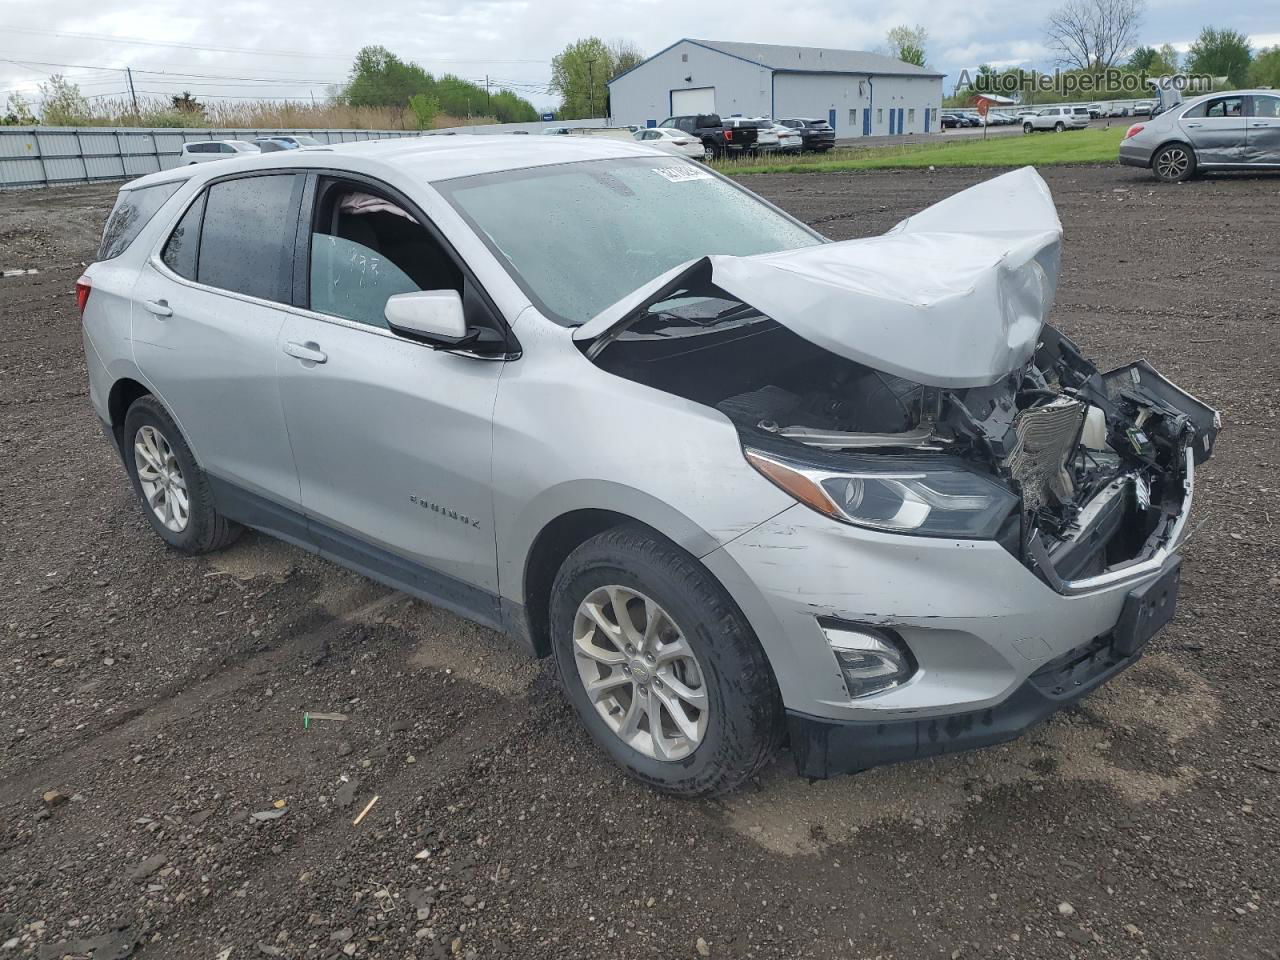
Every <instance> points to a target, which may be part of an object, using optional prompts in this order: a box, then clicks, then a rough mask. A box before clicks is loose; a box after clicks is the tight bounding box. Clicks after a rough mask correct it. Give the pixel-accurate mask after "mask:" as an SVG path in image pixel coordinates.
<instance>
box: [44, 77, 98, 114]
mask: <svg viewBox="0 0 1280 960" xmlns="http://www.w3.org/2000/svg"><path fill="white" fill-rule="evenodd" d="M40 119H41V120H42V121H43V122H44V123H46V124H48V125H49V126H51V127H76V126H80V125H81V124H84V123H87V122H88V121H89V101H88V100H86V99H85V98H84V94H82V93H81V92H80V88H79V87H78V86H76V85H75V84H74V83H72V82H71V81H69V80H68V79H67V78H66V77H64V76H63V75H62V74H60V73H55V74H54V75H53V76H51V77H50V78H49V79H48V80H47V81H46V82H44V83H42V84H40Z"/></svg>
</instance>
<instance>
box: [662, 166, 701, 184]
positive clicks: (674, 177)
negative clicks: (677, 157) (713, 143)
mask: <svg viewBox="0 0 1280 960" xmlns="http://www.w3.org/2000/svg"><path fill="white" fill-rule="evenodd" d="M653 172H654V173H656V174H657V175H658V176H660V177H666V178H667V179H668V180H670V181H671V182H672V183H684V182H686V181H688V180H710V179H711V174H709V173H707V171H705V170H699V169H698V168H697V167H695V166H694V165H693V164H691V163H682V164H679V165H678V166H674V167H654V168H653Z"/></svg>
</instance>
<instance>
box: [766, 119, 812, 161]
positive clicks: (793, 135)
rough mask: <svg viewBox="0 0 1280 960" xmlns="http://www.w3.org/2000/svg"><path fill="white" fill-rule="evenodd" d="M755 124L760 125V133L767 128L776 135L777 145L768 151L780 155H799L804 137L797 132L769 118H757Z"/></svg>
mask: <svg viewBox="0 0 1280 960" xmlns="http://www.w3.org/2000/svg"><path fill="white" fill-rule="evenodd" d="M756 122H757V123H759V124H760V128H761V131H762V132H763V131H764V130H765V129H766V128H767V129H769V130H771V131H773V132H774V133H776V134H777V135H778V145H777V146H775V147H770V148H769V149H771V150H777V151H778V152H780V153H799V152H800V150H801V148H802V147H803V146H804V137H802V136H801V135H800V131H799V130H796V129H794V128H792V127H788V126H787V125H785V124H783V123H779V122H778V121H777V120H773V119H770V118H769V117H758V118H756Z"/></svg>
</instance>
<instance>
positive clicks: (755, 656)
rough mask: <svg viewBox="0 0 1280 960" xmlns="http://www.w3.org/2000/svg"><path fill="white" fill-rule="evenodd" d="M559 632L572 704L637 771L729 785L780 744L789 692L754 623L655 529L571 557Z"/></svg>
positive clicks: (667, 783) (561, 589) (673, 782)
mask: <svg viewBox="0 0 1280 960" xmlns="http://www.w3.org/2000/svg"><path fill="white" fill-rule="evenodd" d="M551 631H552V646H553V649H554V653H555V658H556V666H557V668H558V670H559V673H560V678H561V682H562V683H563V685H564V689H565V693H566V695H567V697H568V699H569V701H570V703H572V704H573V707H574V709H575V710H576V711H577V713H578V716H579V717H580V718H581V720H582V722H583V724H584V725H585V726H586V728H587V731H588V732H589V733H590V734H591V737H592V739H594V740H595V742H596V743H597V744H598V745H599V746H600V747H601V748H602V749H603V750H604V751H605V752H606V753H608V754H609V756H610V757H611V758H612V759H613V761H614V762H615V763H617V764H618V765H619V766H620V767H622V768H623V769H624V770H626V771H627V772H628V773H630V774H631V775H632V776H634V777H636V778H637V779H639V780H642V781H644V782H645V783H648V784H650V785H651V786H653V787H656V788H657V789H659V790H662V791H664V792H667V793H672V794H678V795H682V796H700V795H708V794H717V793H724V792H726V791H728V790H732V789H733V788H734V787H736V786H738V785H739V784H740V783H742V782H743V781H744V780H746V779H747V778H749V777H751V776H753V775H755V774H756V773H758V772H759V770H760V769H761V768H762V767H763V766H764V765H765V764H766V763H767V762H768V761H769V759H770V758H771V757H772V756H773V755H774V753H775V752H776V751H777V749H778V747H779V745H780V743H781V738H782V733H783V716H782V703H781V698H780V696H779V694H778V688H777V684H776V682H775V681H774V677H773V671H772V670H771V669H770V667H769V663H768V660H767V659H766V657H765V654H764V650H763V649H762V648H761V646H760V643H759V641H758V640H757V639H756V636H755V634H754V632H753V631H752V630H751V627H750V625H749V624H748V623H747V622H746V619H745V618H744V617H743V616H742V613H741V611H739V610H738V608H737V606H736V604H734V602H733V600H732V599H731V598H730V597H729V595H728V593H726V592H725V590H724V588H723V587H722V586H720V584H719V583H718V582H717V581H716V580H715V578H714V577H712V576H711V574H710V573H709V572H708V571H707V569H706V568H705V567H703V566H702V565H701V564H700V563H699V562H698V561H697V560H696V559H695V558H694V557H692V556H690V555H689V554H688V553H686V552H685V551H683V550H681V549H680V548H679V547H677V546H676V545H675V544H674V543H671V542H670V541H668V540H666V539H664V538H663V537H661V536H660V535H658V534H656V533H654V532H652V531H650V530H649V529H647V528H645V527H642V526H639V525H634V526H633V525H627V526H621V527H615V528H613V529H611V530H606V531H605V532H604V533H601V534H599V535H597V536H595V537H593V538H592V539H590V540H588V541H587V542H586V543H584V544H582V545H581V546H580V547H578V548H577V549H576V550H574V551H573V553H571V554H570V555H569V557H568V559H567V560H565V562H564V565H563V566H562V567H561V568H560V572H559V573H558V574H557V576H556V580H555V584H554V585H553V587H552V593H551Z"/></svg>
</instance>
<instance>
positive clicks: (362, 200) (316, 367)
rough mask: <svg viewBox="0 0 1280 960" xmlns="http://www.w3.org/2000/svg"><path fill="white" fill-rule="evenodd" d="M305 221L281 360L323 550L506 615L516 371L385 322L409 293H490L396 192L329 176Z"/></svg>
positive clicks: (456, 605)
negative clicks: (496, 432)
mask: <svg viewBox="0 0 1280 960" xmlns="http://www.w3.org/2000/svg"><path fill="white" fill-rule="evenodd" d="M304 217H307V224H308V225H309V226H308V227H307V229H309V236H308V237H305V238H304V239H303V243H302V244H300V247H301V248H302V250H303V251H305V254H306V255H307V256H308V258H309V267H308V270H307V291H306V296H305V298H304V299H302V301H301V302H302V303H303V304H304V305H305V306H306V308H307V309H306V310H305V311H299V312H295V313H293V314H292V315H291V316H290V317H289V319H288V320H287V321H286V323H285V329H284V332H283V334H282V336H281V338H280V349H279V357H280V390H281V394H282V397H283V401H284V410H285V417H286V420H287V422H288V427H289V438H290V440H291V441H292V444H293V454H294V460H295V462H296V464H297V468H298V476H299V481H300V484H301V497H302V506H303V509H304V511H305V512H306V514H307V517H308V519H309V521H310V522H311V524H312V536H313V537H314V539H315V540H316V542H317V543H318V544H319V545H320V547H321V551H322V552H323V553H332V554H334V555H336V556H338V557H340V558H341V559H342V560H343V561H344V562H346V563H348V564H353V565H355V566H357V567H362V568H364V569H366V570H367V571H368V572H369V573H371V574H372V575H374V576H381V577H383V578H384V579H386V578H388V577H389V578H390V579H393V580H395V581H397V582H399V583H400V584H402V585H404V586H406V587H408V588H410V589H416V590H418V591H419V592H421V593H423V594H425V595H429V596H431V597H432V598H433V599H434V600H436V601H437V602H439V603H441V604H442V605H444V606H448V607H451V608H453V609H455V610H458V611H460V612H463V613H465V614H467V615H468V616H471V617H474V618H476V619H479V620H482V621H487V622H497V619H498V615H497V610H496V607H494V606H493V604H494V603H495V602H496V601H495V599H494V598H495V597H496V594H497V564H496V554H495V547H494V534H493V501H492V494H491V492H490V488H491V476H490V462H491V444H492V412H493V405H494V399H495V396H496V392H497V387H498V378H499V377H500V376H501V374H502V369H503V365H504V364H503V363H502V362H500V361H493V360H482V359H477V358H473V357H468V356H462V355H457V354H453V353H447V352H444V351H437V350H433V349H431V348H430V347H428V346H426V345H424V344H421V343H416V342H413V341H410V340H406V339H404V338H402V337H400V336H398V335H396V334H394V333H392V332H391V331H390V330H389V329H388V328H387V322H386V318H385V317H384V315H383V311H384V308H385V306H386V301H387V298H388V297H390V296H393V295H395V294H399V293H408V292H411V291H415V290H442V289H453V290H457V291H459V292H460V293H462V294H463V298H464V301H465V302H467V303H468V304H469V305H470V306H469V308H468V309H469V313H474V307H475V302H476V299H475V298H476V297H477V296H478V294H477V292H476V290H475V289H474V287H472V286H470V281H466V280H464V274H463V272H462V271H461V269H460V268H459V266H458V264H457V263H456V262H455V260H454V259H453V258H452V255H451V254H450V253H449V252H447V251H446V250H445V249H444V248H443V247H442V246H441V244H440V243H439V242H438V240H437V239H436V238H435V235H434V234H433V233H432V232H431V231H430V230H429V229H428V228H427V227H426V226H424V220H423V218H422V215H421V214H420V213H417V212H411V211H410V209H409V208H408V206H407V204H405V203H402V202H401V201H399V200H397V199H395V197H394V195H393V194H390V193H387V194H385V195H377V194H374V193H373V192H372V191H371V188H370V187H369V186H368V185H362V184H357V183H352V182H347V181H342V180H337V179H333V180H330V179H326V178H321V179H320V180H319V182H318V183H317V184H316V185H315V190H314V203H313V205H312V208H311V213H310V215H308V214H306V213H304ZM300 276H301V272H300ZM468 319H471V317H470V316H469V318H468Z"/></svg>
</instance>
